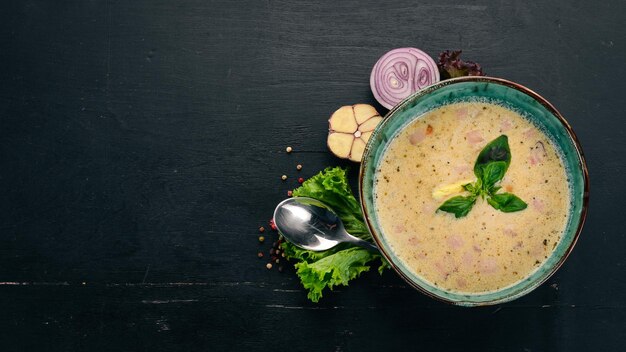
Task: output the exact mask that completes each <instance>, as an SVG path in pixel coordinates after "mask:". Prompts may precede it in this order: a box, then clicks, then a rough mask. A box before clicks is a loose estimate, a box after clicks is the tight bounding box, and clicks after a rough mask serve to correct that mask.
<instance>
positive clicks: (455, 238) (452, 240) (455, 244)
mask: <svg viewBox="0 0 626 352" xmlns="http://www.w3.org/2000/svg"><path fill="white" fill-rule="evenodd" d="M463 242H464V241H463V237H461V236H460V235H456V234H455V235H450V236H449V237H448V246H450V247H451V248H454V249H457V248H461V247H463Z"/></svg>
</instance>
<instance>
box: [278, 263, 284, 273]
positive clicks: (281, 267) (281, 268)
mask: <svg viewBox="0 0 626 352" xmlns="http://www.w3.org/2000/svg"><path fill="white" fill-rule="evenodd" d="M278 271H280V272H281V273H282V272H283V266H282V265H281V266H279V267H278Z"/></svg>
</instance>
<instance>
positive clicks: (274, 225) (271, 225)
mask: <svg viewBox="0 0 626 352" xmlns="http://www.w3.org/2000/svg"><path fill="white" fill-rule="evenodd" d="M270 227H271V228H272V230H274V231H276V224H274V219H272V220H270Z"/></svg>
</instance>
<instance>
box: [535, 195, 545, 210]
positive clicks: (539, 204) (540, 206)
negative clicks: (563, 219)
mask: <svg viewBox="0 0 626 352" xmlns="http://www.w3.org/2000/svg"><path fill="white" fill-rule="evenodd" d="M533 208H535V209H537V211H538V212H540V213H541V212H543V209H544V208H545V206H544V203H543V201H542V200H541V199H539V198H533Z"/></svg>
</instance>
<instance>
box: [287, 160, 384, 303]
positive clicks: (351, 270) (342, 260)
mask: <svg viewBox="0 0 626 352" xmlns="http://www.w3.org/2000/svg"><path fill="white" fill-rule="evenodd" d="M293 196H294V197H311V198H315V199H317V200H319V201H322V202H324V203H326V204H327V205H328V206H330V207H331V208H332V209H333V210H335V212H336V213H337V215H338V216H339V217H340V218H341V220H342V221H343V224H344V227H345V228H346V231H348V233H350V234H351V235H353V236H356V237H359V238H361V239H364V240H369V241H371V240H372V237H371V235H370V233H369V231H368V229H367V226H366V225H365V222H364V220H363V214H362V213H361V206H360V205H359V202H358V201H357V200H356V198H355V197H354V195H353V194H352V191H351V190H350V186H349V185H348V178H347V170H346V169H342V168H341V167H334V168H327V169H325V170H324V171H322V172H320V173H319V174H317V175H315V176H313V177H311V178H310V179H308V180H307V181H305V182H304V183H303V184H302V186H300V187H298V188H296V189H295V190H294V191H293ZM282 248H283V250H284V253H285V256H286V257H287V259H290V260H294V261H295V262H296V263H295V265H294V266H295V268H296V273H297V275H298V277H299V278H300V281H301V282H302V286H304V288H305V289H307V290H308V294H307V297H308V298H309V299H310V300H311V301H313V302H319V300H320V298H322V293H323V291H324V289H326V288H329V289H330V290H332V289H333V288H334V287H335V286H339V285H344V286H347V285H348V283H349V282H350V280H352V279H355V278H357V277H358V276H359V275H361V274H362V273H364V272H366V271H369V270H370V268H371V265H372V263H376V262H378V263H380V264H379V265H378V271H379V273H381V274H382V272H383V270H384V269H385V268H388V267H389V264H388V263H387V262H386V261H385V259H384V258H383V257H382V256H381V255H380V254H379V253H374V252H371V251H369V250H367V249H364V248H361V247H354V246H352V245H350V244H341V245H339V246H337V247H334V248H331V249H329V250H327V251H322V252H314V251H309V250H305V249H302V248H298V247H296V246H294V245H292V244H291V243H289V242H284V243H282Z"/></svg>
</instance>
